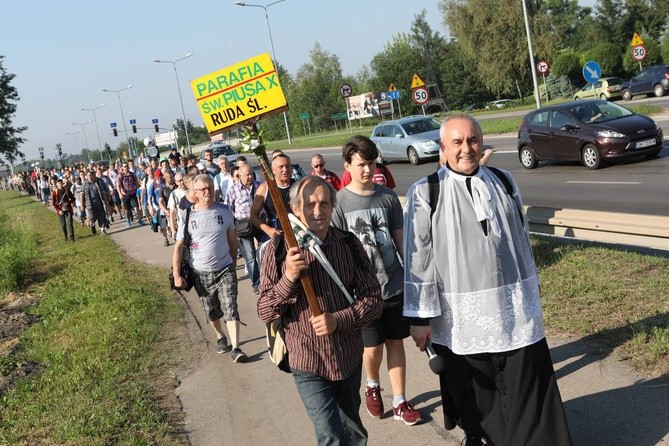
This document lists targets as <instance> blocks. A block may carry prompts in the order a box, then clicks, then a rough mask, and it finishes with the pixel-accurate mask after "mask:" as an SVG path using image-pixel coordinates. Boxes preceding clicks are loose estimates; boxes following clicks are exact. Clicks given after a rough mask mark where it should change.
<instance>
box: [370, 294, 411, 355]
mask: <svg viewBox="0 0 669 446" xmlns="http://www.w3.org/2000/svg"><path fill="white" fill-rule="evenodd" d="M403 306H404V294H403V293H400V294H398V295H396V296H393V297H391V298H389V299H386V300H384V301H383V313H381V317H380V318H378V319H376V320H375V321H374V322H372V323H371V324H370V325H368V326H367V327H364V328H363V329H362V343H363V345H364V346H365V347H375V346H377V345H380V344H383V343H384V342H386V339H394V340H400V339H405V338H408V337H409V328H410V327H409V321H408V320H407V319H406V318H405V317H404V316H403V315H402V309H403V308H402V307H403Z"/></svg>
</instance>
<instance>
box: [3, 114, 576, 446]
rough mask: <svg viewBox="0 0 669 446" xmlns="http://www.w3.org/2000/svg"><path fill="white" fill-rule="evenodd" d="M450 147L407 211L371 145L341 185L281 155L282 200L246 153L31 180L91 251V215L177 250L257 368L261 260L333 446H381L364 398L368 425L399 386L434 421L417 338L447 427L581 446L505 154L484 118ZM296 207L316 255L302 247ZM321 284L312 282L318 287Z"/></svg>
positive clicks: (398, 403) (225, 344) (228, 336)
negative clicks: (246, 323)
mask: <svg viewBox="0 0 669 446" xmlns="http://www.w3.org/2000/svg"><path fill="white" fill-rule="evenodd" d="M440 140H441V142H440V147H441V151H440V164H439V165H440V168H439V169H438V170H437V171H436V172H435V173H434V174H432V175H430V176H428V177H426V178H422V179H419V180H418V181H416V182H415V183H414V184H413V185H412V186H411V188H410V189H409V191H408V192H407V196H406V204H405V205H404V208H403V207H402V205H401V204H400V200H399V198H398V196H397V194H396V193H395V192H394V191H393V190H392V189H393V188H394V180H393V178H392V174H391V173H390V171H389V170H388V169H387V168H386V167H385V166H379V165H377V163H376V159H377V158H378V152H377V149H376V146H375V145H374V143H373V142H372V141H371V140H370V139H369V138H367V137H365V136H354V137H353V138H351V139H350V140H349V141H348V142H347V143H346V144H345V145H344V146H343V148H342V159H343V166H344V174H343V175H342V178H341V179H340V177H339V176H338V175H336V174H335V173H334V172H332V171H330V170H327V169H326V168H325V160H324V158H323V157H322V156H321V155H320V154H314V155H313V156H312V158H311V167H312V169H313V170H312V171H311V174H310V175H306V176H304V177H301V176H302V175H299V174H296V173H295V172H296V169H295V167H294V165H293V164H292V163H291V160H290V157H289V156H288V155H287V154H284V153H282V152H280V151H276V152H275V153H273V154H272V157H271V171H272V174H273V177H274V179H275V181H276V188H277V194H276V195H274V196H278V197H280V199H281V201H282V203H275V202H274V201H273V199H272V194H271V193H270V191H269V189H270V187H269V185H268V184H267V183H266V182H263V181H260V179H258V178H255V174H254V171H253V169H252V167H251V166H250V165H249V164H248V163H247V162H246V159H245V158H244V157H243V156H242V157H239V158H238V159H237V161H236V162H235V164H234V165H231V164H230V163H229V162H228V159H227V158H226V157H224V156H223V157H220V158H218V159H216V160H214V159H213V157H212V154H211V153H210V152H209V153H207V152H205V160H204V162H200V161H199V160H193V159H188V158H187V157H182V156H180V155H179V154H178V153H177V152H176V151H174V150H173V151H172V152H171V153H170V155H169V157H168V159H167V160H165V161H164V162H159V161H158V160H157V159H149V160H140V161H139V164H140V165H139V166H138V167H136V166H135V164H134V161H133V160H128V161H122V160H119V161H118V162H117V163H115V164H114V166H113V167H110V166H98V165H94V164H89V165H88V166H86V167H84V166H70V167H65V168H63V169H61V170H57V169H52V170H51V171H38V172H36V175H35V178H34V179H32V178H30V177H29V178H28V179H27V181H26V178H24V177H21V178H19V179H18V182H16V183H15V184H16V185H17V187H19V188H20V189H21V190H24V191H26V193H30V191H29V190H28V188H32V193H34V194H36V195H37V196H38V199H41V200H43V201H44V202H45V204H48V202H49V200H50V202H51V205H52V206H53V207H54V208H55V210H56V211H57V212H58V215H59V221H60V225H61V227H62V229H63V234H64V239H65V240H72V241H73V240H74V234H73V230H72V228H73V221H74V218H75V216H76V218H77V220H78V221H79V223H80V224H81V225H86V226H88V227H90V228H91V231H92V232H93V233H95V232H96V227H99V228H100V229H101V232H102V233H105V232H106V230H107V228H108V227H109V224H110V221H113V220H114V218H119V219H123V218H124V219H125V222H126V226H127V227H132V225H133V224H135V223H136V224H137V225H139V226H143V225H147V226H148V227H150V228H151V230H152V231H155V232H158V233H160V235H161V236H162V238H163V241H164V244H165V246H170V245H171V244H173V243H174V248H173V257H172V270H173V274H174V286H175V287H176V288H183V287H184V286H186V284H187V283H191V284H192V285H193V286H194V289H195V291H196V294H197V295H198V297H199V299H200V301H201V304H202V308H203V310H204V313H205V315H206V318H207V320H208V322H209V325H210V326H211V327H212V329H213V331H214V332H215V334H216V339H217V352H218V353H220V354H227V353H229V354H230V357H231V359H232V361H233V362H235V363H242V362H245V361H246V360H247V355H246V353H245V352H244V351H243V350H242V348H241V346H242V344H243V342H242V333H241V325H242V324H241V322H240V319H241V318H240V314H239V309H238V305H237V298H238V278H237V270H236V263H237V259H238V258H239V257H243V261H244V264H245V269H246V273H247V276H248V279H249V281H250V285H251V289H252V290H253V293H255V294H256V295H258V298H257V313H258V317H259V318H260V319H261V320H262V321H263V322H266V323H268V322H271V321H274V320H276V319H280V320H281V322H282V325H283V327H284V329H285V343H286V346H287V349H288V351H289V353H290V356H289V367H290V371H291V373H292V376H293V379H294V382H295V387H296V390H297V392H298V394H299V396H300V398H301V400H302V402H303V404H304V408H305V410H306V412H307V414H308V416H309V418H310V419H311V421H312V423H313V427H314V432H315V436H316V440H317V443H318V444H322V445H340V444H341V445H349V444H351V445H364V444H367V441H368V434H367V430H366V429H365V427H364V423H363V421H362V419H361V417H360V415H359V413H360V406H361V405H362V400H363V397H364V404H365V408H366V411H367V413H368V414H369V415H370V416H371V417H373V418H376V419H379V418H381V417H382V415H383V414H384V413H385V408H384V404H383V399H382V397H381V391H382V390H383V388H382V385H384V383H386V384H387V385H389V386H390V389H391V391H392V417H393V418H394V419H396V420H399V421H401V422H403V423H404V424H405V425H408V426H412V425H415V424H418V423H421V422H423V420H424V417H423V415H422V414H421V412H420V407H415V406H414V404H413V403H412V402H411V399H410V398H409V395H410V392H411V389H409V388H407V379H406V377H407V374H410V373H412V367H413V365H412V364H408V363H407V359H406V354H405V342H404V341H405V339H407V338H409V337H411V338H412V340H413V343H415V345H416V346H417V347H418V348H419V349H420V350H426V349H434V351H436V354H437V355H439V356H440V357H441V358H443V360H444V362H445V364H446V366H445V367H444V369H443V370H441V373H440V374H439V380H438V384H439V390H440V394H441V397H442V407H443V412H444V427H445V428H446V429H453V428H454V427H455V426H456V425H457V426H459V427H460V428H462V430H463V431H464V432H465V438H464V439H463V442H462V444H464V445H467V446H479V445H507V444H508V445H545V444H551V445H558V446H562V445H570V444H571V438H570V434H569V430H568V427H567V423H566V418H565V414H564V409H563V407H562V401H561V397H560V393H559V390H558V387H557V383H556V378H555V373H554V371H553V366H552V361H551V357H550V353H549V351H548V346H547V344H546V340H545V334H544V327H543V316H542V311H541V304H540V287H539V279H538V274H537V270H536V266H535V263H534V258H533V254H532V250H531V246H530V243H529V231H528V222H527V219H526V218H525V216H524V214H523V207H522V200H521V197H520V193H519V190H518V187H517V185H516V184H515V182H514V180H513V178H512V177H511V175H510V174H509V173H508V172H504V171H500V170H499V169H495V168H492V167H490V168H489V167H487V166H485V165H484V163H485V161H486V160H487V159H488V157H489V155H490V153H489V152H488V153H486V149H484V147H483V134H482V130H481V127H480V125H479V123H478V122H477V121H476V120H475V119H474V118H473V117H471V116H470V115H467V114H455V115H452V116H450V117H448V118H447V119H446V120H445V121H444V122H443V124H442V127H441V130H440ZM281 206H283V207H285V209H286V211H287V212H288V213H290V214H292V217H291V218H294V220H291V221H294V222H295V225H298V226H301V227H302V228H303V230H304V231H305V232H306V233H307V234H308V238H309V239H310V240H311V241H312V242H313V243H311V244H305V245H303V246H298V247H291V246H287V245H286V244H285V237H284V231H285V230H286V228H283V227H282V225H281V222H280V219H279V218H277V217H278V214H279V208H280V207H281ZM291 224H292V223H291ZM307 245H308V246H307ZM315 245H317V246H318V250H316V249H315V248H314V246H315ZM184 256H186V257H184ZM184 259H187V262H186V263H187V265H188V268H187V269H186V270H183V269H182V264H183V263H184ZM305 276H306V277H308V279H309V281H310V284H311V285H310V287H304V288H303V287H302V286H301V281H302V280H304V279H303V278H304V277H305ZM335 278H336V280H335ZM307 288H312V289H307ZM305 293H312V294H310V297H311V298H312V299H313V301H312V299H307V296H306V294H305ZM313 302H316V307H317V308H318V310H317V311H316V310H314V307H313V305H314V304H313ZM247 317H248V316H247ZM384 357H385V359H386V364H387V375H386V373H381V365H382V362H383V359H384ZM363 383H364V384H363ZM363 386H364V387H363ZM361 387H363V388H362V389H361Z"/></svg>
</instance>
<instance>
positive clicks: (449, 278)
mask: <svg viewBox="0 0 669 446" xmlns="http://www.w3.org/2000/svg"><path fill="white" fill-rule="evenodd" d="M466 178H467V177H465V176H462V175H458V174H456V173H453V172H450V171H449V170H448V169H446V168H443V169H440V170H439V179H440V182H439V187H440V193H439V200H438V203H437V208H436V211H435V213H434V215H433V217H432V219H430V205H429V187H428V183H427V181H426V179H421V180H419V181H417V182H416V183H414V184H413V185H412V186H411V188H410V189H409V191H408V192H407V203H406V207H405V216H404V223H405V228H404V234H405V237H404V261H405V265H404V275H405V285H404V315H405V316H408V317H421V318H434V319H432V321H431V326H432V339H433V341H434V342H436V343H438V344H441V345H446V346H447V347H449V348H450V349H451V350H452V351H453V352H454V353H456V354H461V355H462V354H474V353H484V352H502V351H509V350H514V349H517V348H521V347H525V346H527V345H531V344H533V343H535V342H537V341H538V340H540V339H542V338H543V337H544V326H543V316H542V313H541V303H540V294H539V278H538V275H537V271H536V267H535V264H534V258H533V256H532V250H531V246H530V241H529V236H528V228H527V219H526V218H525V217H523V220H521V217H520V214H519V211H518V210H519V209H522V205H521V198H520V195H519V193H518V192H516V193H515V197H513V198H512V197H510V196H509V194H508V193H507V191H506V188H505V186H504V184H503V183H502V182H501V181H500V180H499V178H497V176H496V175H495V174H494V173H492V172H491V171H490V170H488V169H487V168H485V167H481V168H480V169H479V171H478V172H477V173H476V175H474V176H472V177H471V188H472V194H471V195H470V193H469V192H468V190H467V187H466V184H465V181H466ZM514 190H515V191H517V190H518V188H517V186H515V184H514ZM482 220H483V221H485V222H486V225H487V229H488V234H487V235H485V233H484V231H483V229H482V227H481V223H480V221H482ZM432 225H434V228H436V229H435V231H432Z"/></svg>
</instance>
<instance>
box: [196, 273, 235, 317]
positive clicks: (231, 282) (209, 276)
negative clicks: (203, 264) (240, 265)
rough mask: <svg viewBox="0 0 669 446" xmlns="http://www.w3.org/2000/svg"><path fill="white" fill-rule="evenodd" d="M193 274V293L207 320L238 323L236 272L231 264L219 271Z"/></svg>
mask: <svg viewBox="0 0 669 446" xmlns="http://www.w3.org/2000/svg"><path fill="white" fill-rule="evenodd" d="M194 272H195V291H197V295H198V296H199V297H200V303H201V304H202V309H203V310H204V313H205V314H206V315H207V320H209V321H215V320H218V319H220V318H223V320H224V321H238V320H239V312H238V311H237V270H236V268H235V264H234V263H231V264H230V265H228V266H226V267H225V268H223V269H222V270H220V271H213V272H209V271H198V270H194Z"/></svg>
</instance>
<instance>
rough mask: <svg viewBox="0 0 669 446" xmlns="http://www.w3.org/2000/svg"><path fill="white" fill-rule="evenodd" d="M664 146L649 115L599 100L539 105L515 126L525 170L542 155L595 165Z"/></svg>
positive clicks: (656, 151) (649, 153) (648, 153)
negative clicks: (546, 105) (541, 106)
mask: <svg viewBox="0 0 669 446" xmlns="http://www.w3.org/2000/svg"><path fill="white" fill-rule="evenodd" d="M663 145H664V140H663V135H662V129H661V128H660V126H659V125H658V124H657V123H656V122H655V121H654V120H652V119H651V118H649V117H648V116H644V115H640V114H637V113H634V112H632V111H630V110H628V109H626V108H625V107H622V106H620V105H618V104H615V103H613V102H608V101H604V100H588V101H574V102H567V103H564V104H558V105H551V106H548V107H543V108H540V109H537V110H535V111H532V112H530V113H528V114H526V115H525V117H524V118H523V122H522V123H521V124H520V127H519V128H518V159H519V160H520V163H521V164H522V165H523V166H524V167H525V168H527V169H534V168H535V167H537V165H538V164H539V162H540V161H544V160H555V161H580V162H581V163H583V165H584V166H585V167H587V168H588V169H597V168H599V167H600V166H601V165H602V163H604V162H606V161H613V160H617V159H622V158H628V157H634V156H642V155H645V156H647V157H654V156H657V155H658V154H659V153H660V151H661V150H662V147H663Z"/></svg>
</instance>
